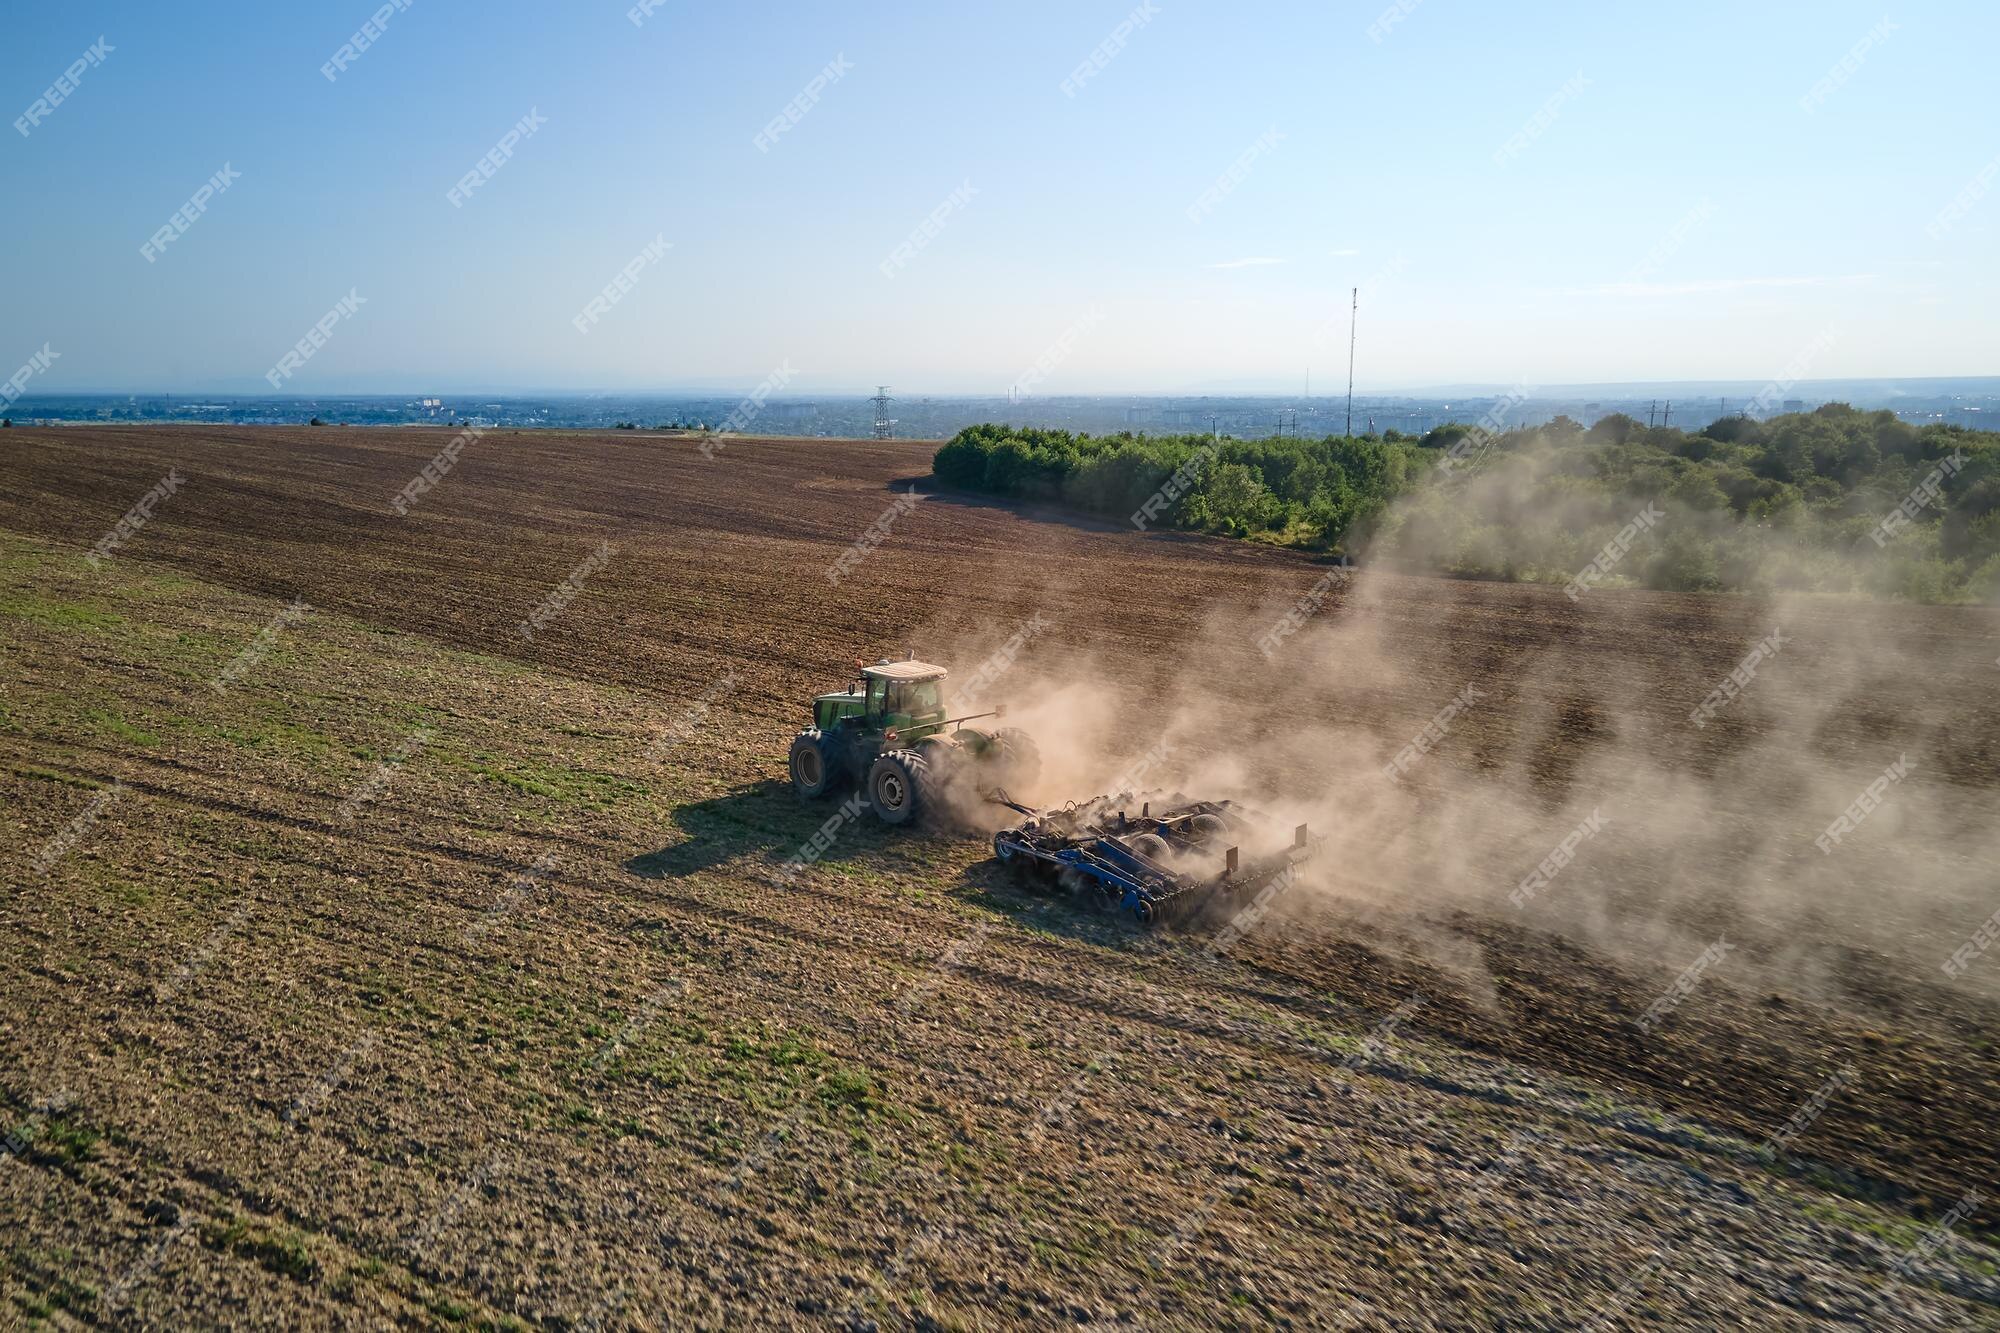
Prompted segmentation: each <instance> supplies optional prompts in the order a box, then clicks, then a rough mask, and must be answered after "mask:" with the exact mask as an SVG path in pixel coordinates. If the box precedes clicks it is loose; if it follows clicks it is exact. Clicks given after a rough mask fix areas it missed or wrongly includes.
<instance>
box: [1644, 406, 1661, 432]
mask: <svg viewBox="0 0 2000 1333" xmlns="http://www.w3.org/2000/svg"><path fill="white" fill-rule="evenodd" d="M1659 410H1660V400H1659V399H1657V398H1655V399H1654V400H1653V401H1652V402H1650V403H1647V404H1646V429H1647V430H1651V429H1652V428H1653V418H1654V417H1655V416H1657V415H1658V414H1659Z"/></svg>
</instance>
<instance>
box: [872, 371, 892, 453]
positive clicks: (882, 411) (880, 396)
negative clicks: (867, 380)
mask: <svg viewBox="0 0 2000 1333" xmlns="http://www.w3.org/2000/svg"><path fill="white" fill-rule="evenodd" d="M868 401H869V402H871V403H873V404H875V438H876V439H878V440H887V439H890V438H892V437H893V436H894V435H895V430H894V427H895V424H896V423H895V422H893V421H891V420H890V419H889V404H890V403H893V402H895V401H896V400H895V399H893V398H891V397H890V396H889V386H888V385H886V384H878V385H876V386H875V396H874V397H873V398H870V399H869V400H868Z"/></svg>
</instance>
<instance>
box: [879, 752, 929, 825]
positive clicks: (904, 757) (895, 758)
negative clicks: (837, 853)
mask: <svg viewBox="0 0 2000 1333" xmlns="http://www.w3.org/2000/svg"><path fill="white" fill-rule="evenodd" d="M929 776H930V768H929V765H927V764H925V763H924V761H923V759H922V758H921V757H920V756H918V755H916V754H914V753H912V752H911V751H909V750H896V751H892V752H891V753H889V754H885V755H883V756H881V757H880V758H878V759H877V760H876V761H875V762H874V764H872V765H871V766H870V767H869V769H868V805H869V807H870V808H871V809H873V810H874V811H875V817H876V818H877V819H879V820H881V821H882V822H883V823H884V824H888V825H891V826H897V825H902V824H909V823H912V822H914V821H915V820H916V818H917V815H918V813H919V812H920V811H921V810H922V809H923V804H924V795H925V792H924V786H925V784H926V783H927V782H928V781H929Z"/></svg>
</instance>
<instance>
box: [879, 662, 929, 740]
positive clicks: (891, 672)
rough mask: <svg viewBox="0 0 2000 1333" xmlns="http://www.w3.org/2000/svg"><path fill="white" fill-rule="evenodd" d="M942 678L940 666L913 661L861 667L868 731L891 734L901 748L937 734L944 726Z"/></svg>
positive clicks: (880, 663) (881, 663)
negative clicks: (902, 745)
mask: <svg viewBox="0 0 2000 1333" xmlns="http://www.w3.org/2000/svg"><path fill="white" fill-rule="evenodd" d="M944 677H945V670H944V668H943V667H941V666H932V665H931V664H930V663H928V662H918V661H915V660H909V661H903V662H877V663H876V664H875V665H874V666H867V667H863V668H861V680H860V682H859V684H860V688H861V691H862V699H863V703H862V710H861V716H862V718H863V720H864V722H865V725H866V726H867V728H868V730H870V731H877V730H880V731H884V732H894V733H895V735H896V740H897V741H898V742H899V743H901V744H904V745H908V744H909V743H911V742H912V741H918V740H922V739H923V738H924V737H926V736H934V735H936V734H937V733H938V731H940V730H941V729H942V728H943V726H944Z"/></svg>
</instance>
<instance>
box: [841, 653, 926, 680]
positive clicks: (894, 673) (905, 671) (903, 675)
mask: <svg viewBox="0 0 2000 1333" xmlns="http://www.w3.org/2000/svg"><path fill="white" fill-rule="evenodd" d="M861 674H862V675H864V676H873V677H874V678H875V679H877V680H942V679H944V676H945V669H944V668H943V667H941V666H932V665H931V664H930V663H929V662H919V661H917V660H916V659H915V658H912V659H910V660H909V661H907V662H877V663H876V664H875V665H874V666H865V667H862V668H861Z"/></svg>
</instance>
